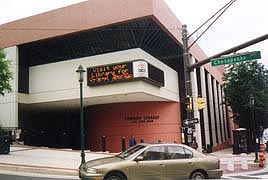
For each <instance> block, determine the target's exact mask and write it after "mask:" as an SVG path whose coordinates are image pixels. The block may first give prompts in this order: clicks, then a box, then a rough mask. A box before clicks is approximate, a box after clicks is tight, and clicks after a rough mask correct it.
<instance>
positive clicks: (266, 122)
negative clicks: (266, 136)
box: [223, 61, 268, 129]
mask: <svg viewBox="0 0 268 180" xmlns="http://www.w3.org/2000/svg"><path fill="white" fill-rule="evenodd" d="M223 80H224V82H225V84H224V87H225V94H226V100H227V102H228V103H229V104H230V105H231V107H232V110H233V113H234V120H235V121H237V123H238V124H239V126H240V127H244V128H247V129H252V124H253V122H252V118H251V106H250V96H252V97H254V99H255V103H254V111H255V120H256V121H257V124H258V125H263V126H265V127H268V70H266V69H265V68H264V66H263V65H261V64H259V63H257V61H249V62H244V63H240V64H234V65H231V66H230V67H229V68H228V70H227V73H225V74H224V79H223Z"/></svg>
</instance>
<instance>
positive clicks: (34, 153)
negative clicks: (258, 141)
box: [0, 146, 268, 177]
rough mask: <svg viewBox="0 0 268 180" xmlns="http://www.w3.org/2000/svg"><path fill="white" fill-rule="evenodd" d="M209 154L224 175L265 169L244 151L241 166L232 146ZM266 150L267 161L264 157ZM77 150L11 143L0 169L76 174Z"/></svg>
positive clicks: (91, 156)
mask: <svg viewBox="0 0 268 180" xmlns="http://www.w3.org/2000/svg"><path fill="white" fill-rule="evenodd" d="M85 153H86V161H88V160H91V159H96V158H100V157H107V156H111V155H112V154H110V153H103V152H90V151H85ZM209 155H214V156H218V157H219V158H220V162H221V164H220V167H221V169H222V170H223V175H224V176H229V175H232V174H239V173H240V174H250V173H253V172H257V171H268V169H267V167H266V168H261V167H259V164H258V163H254V159H255V154H254V153H251V154H247V155H246V159H247V162H248V169H247V170H245V169H242V167H241V155H233V154H232V149H231V148H228V149H224V150H221V151H216V152H213V153H210V154H209ZM230 158H232V159H233V160H234V161H233V162H234V171H229V170H228V169H227V164H228V161H229V160H230ZM267 158H268V156H267V153H266V161H267ZM80 161H81V157H80V151H77V150H70V149H53V148H43V147H42V148H39V147H30V146H11V149H10V153H9V154H8V155H4V154H3V155H2V154H1V155H0V173H10V174H11V173H15V174H16V173H31V174H39V175H42V174H43V175H54V176H66V177H67V176H69V177H78V167H79V165H80Z"/></svg>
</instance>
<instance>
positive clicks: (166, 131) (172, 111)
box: [85, 102, 181, 152]
mask: <svg viewBox="0 0 268 180" xmlns="http://www.w3.org/2000/svg"><path fill="white" fill-rule="evenodd" d="M180 127H181V115H180V105H179V103H168V102H136V103H118V104H106V105H96V106H90V107H88V108H87V110H86V133H85V134H86V147H87V148H89V149H90V150H92V151H100V150H101V137H102V136H103V135H105V136H106V150H107V151H110V152H120V151H121V149H122V145H121V144H122V143H121V142H122V141H121V140H122V137H125V138H126V147H128V146H129V137H130V135H134V136H135V138H136V141H137V142H140V139H143V140H144V142H157V141H158V140H161V141H162V142H174V141H176V142H181V133H180Z"/></svg>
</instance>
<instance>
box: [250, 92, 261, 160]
mask: <svg viewBox="0 0 268 180" xmlns="http://www.w3.org/2000/svg"><path fill="white" fill-rule="evenodd" d="M249 103H250V107H251V120H252V123H253V140H254V143H253V144H254V148H255V160H254V162H255V163H257V162H259V160H258V147H257V137H256V122H255V118H254V105H255V98H254V97H253V96H252V95H250V97H249Z"/></svg>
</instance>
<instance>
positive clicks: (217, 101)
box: [213, 79, 223, 144]
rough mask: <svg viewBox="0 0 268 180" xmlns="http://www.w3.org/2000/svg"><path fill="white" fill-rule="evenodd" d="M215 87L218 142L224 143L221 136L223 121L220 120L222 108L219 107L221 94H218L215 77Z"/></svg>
mask: <svg viewBox="0 0 268 180" xmlns="http://www.w3.org/2000/svg"><path fill="white" fill-rule="evenodd" d="M213 89H214V103H215V114H216V122H217V135H218V143H219V144H221V143H222V140H221V139H222V138H221V131H222V130H223V129H221V125H220V124H221V122H220V109H219V100H218V99H219V97H218V96H219V94H218V86H217V82H216V80H215V79H213Z"/></svg>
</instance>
